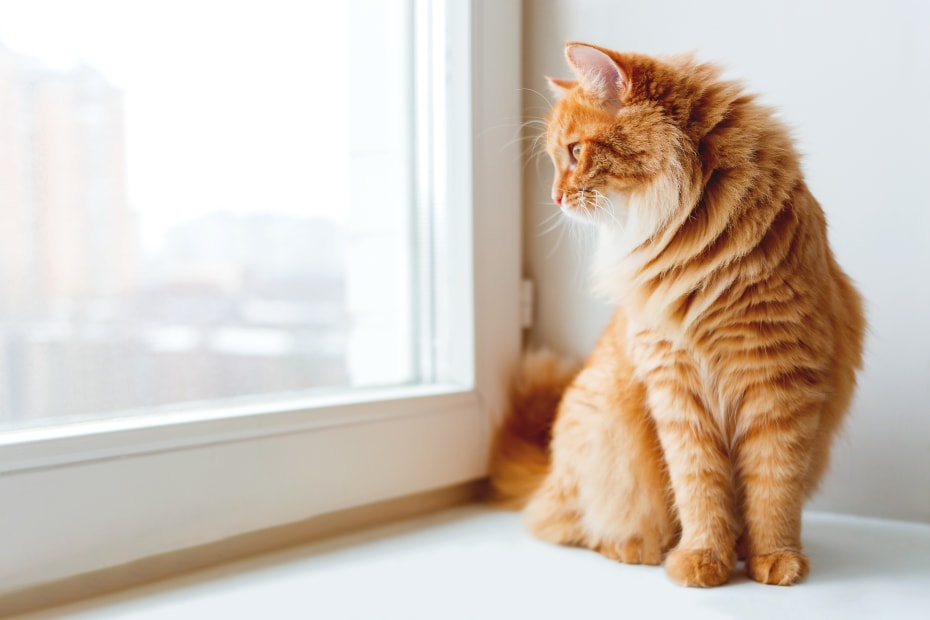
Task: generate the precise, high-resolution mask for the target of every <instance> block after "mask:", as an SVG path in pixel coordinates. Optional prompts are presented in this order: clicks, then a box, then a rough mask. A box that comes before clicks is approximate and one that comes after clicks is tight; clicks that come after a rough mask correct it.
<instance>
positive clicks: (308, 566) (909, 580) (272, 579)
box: [19, 505, 930, 620]
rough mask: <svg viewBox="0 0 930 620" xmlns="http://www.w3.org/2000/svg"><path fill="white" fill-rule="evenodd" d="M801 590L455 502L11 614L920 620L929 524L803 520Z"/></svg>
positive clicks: (147, 618) (926, 599)
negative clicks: (539, 534)
mask: <svg viewBox="0 0 930 620" xmlns="http://www.w3.org/2000/svg"><path fill="white" fill-rule="evenodd" d="M804 540H805V545H806V548H807V552H808V553H809V555H810V557H811V564H812V573H811V576H810V577H809V578H808V579H807V581H806V582H805V583H803V584H801V585H798V586H794V587H791V588H782V587H774V586H762V585H759V584H756V583H754V582H751V581H749V580H748V579H747V578H746V577H744V576H743V575H742V574H741V573H739V572H737V573H736V574H735V575H734V577H733V579H732V580H731V583H729V584H728V585H726V586H723V587H720V588H714V589H708V590H696V589H686V588H681V587H679V586H676V585H673V584H672V583H670V582H669V581H668V579H667V578H666V577H665V575H664V573H663V571H662V570H661V569H659V568H656V567H646V566H624V565H621V564H616V563H614V562H610V561H608V560H606V559H604V558H602V557H601V556H599V555H597V554H595V553H592V552H589V551H586V550H581V549H569V548H564V547H556V546H552V545H548V544H544V543H541V542H537V541H535V540H533V539H532V538H531V537H530V536H529V535H528V534H527V533H526V531H525V530H524V529H523V527H522V526H521V524H520V520H519V516H518V515H517V514H515V513H511V512H497V511H493V510H489V509H487V508H485V507H482V506H475V505H472V506H466V507H463V508H458V509H454V510H448V511H444V512H441V513H437V514H434V515H431V516H427V517H422V518H418V519H412V520H409V521H404V522H401V523H398V524H394V525H389V526H384V527H379V528H375V529H371V530H367V531H364V532H360V533H357V534H352V535H348V536H341V537H337V538H332V539H328V540H323V541H320V542H317V543H314V544H310V545H305V546H300V547H295V548H293V549H290V550H287V551H283V552H279V553H275V554H269V555H266V556H261V557H257V558H253V559H250V560H247V561H242V562H236V563H233V564H229V565H226V566H222V567H219V568H215V569H211V570H208V571H202V572H199V573H195V574H192V575H188V576H183V577H178V578H175V579H172V580H169V581H166V582H162V583H159V584H155V585H151V586H147V587H142V588H136V589H133V590H128V591H126V592H122V593H119V594H115V595H110V596H107V597H102V598H99V599H93V600H90V601H86V602H83V603H79V604H74V605H70V606H67V607H62V608H59V609H56V610H50V611H44V612H37V613H33V614H29V615H26V616H20V617H19V618H20V619H21V620H27V619H28V620H40V619H50V618H74V619H77V618H80V619H82V620H91V619H100V620H105V619H112V618H133V619H135V620H156V619H163V618H164V619H168V618H170V619H172V620H178V619H185V618H224V619H227V620H229V619H235V618H243V619H245V618H249V619H252V618H262V617H265V618H275V619H276V620H278V619H286V618H327V619H337V618H379V619H390V618H403V619H409V618H443V619H455V618H534V619H536V620H542V619H545V618H587V619H596V618H618V617H624V618H644V617H651V618H681V617H688V618H689V619H691V620H696V619H701V618H748V617H753V618H776V617H777V618H783V617H791V618H792V620H803V619H805V618H817V619H819V618H880V617H882V618H884V617H887V618H892V617H893V618H924V617H926V616H925V613H926V610H927V609H930V588H928V585H930V562H928V561H927V558H928V557H930V525H926V524H914V523H902V522H894V521H883V520H875V519H865V518H859V517H850V516H842V515H831V514H823V513H808V514H807V515H806V516H805V530H804Z"/></svg>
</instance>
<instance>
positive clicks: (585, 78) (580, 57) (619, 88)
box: [565, 43, 630, 107]
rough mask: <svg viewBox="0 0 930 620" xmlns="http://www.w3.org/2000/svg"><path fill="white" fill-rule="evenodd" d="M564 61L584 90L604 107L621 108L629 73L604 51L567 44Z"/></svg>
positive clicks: (582, 45) (583, 45)
mask: <svg viewBox="0 0 930 620" xmlns="http://www.w3.org/2000/svg"><path fill="white" fill-rule="evenodd" d="M565 58H567V59H568V64H569V65H571V67H572V69H574V71H575V74H576V75H577V76H578V79H579V80H580V81H581V84H582V86H583V88H584V90H585V91H586V92H588V93H590V94H592V95H594V96H595V97H596V98H597V99H598V100H600V101H602V102H604V103H605V104H611V105H615V106H617V107H620V100H621V99H622V97H623V94H624V92H625V91H626V89H627V88H629V84H630V78H629V74H628V72H627V71H626V69H624V68H623V67H621V66H620V65H619V64H618V63H617V61H616V60H614V59H613V58H611V57H610V56H609V55H607V53H605V52H604V51H603V50H601V49H598V48H596V47H592V46H590V45H587V44H585V43H568V44H566V46H565Z"/></svg>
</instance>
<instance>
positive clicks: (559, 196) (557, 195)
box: [552, 192, 565, 207]
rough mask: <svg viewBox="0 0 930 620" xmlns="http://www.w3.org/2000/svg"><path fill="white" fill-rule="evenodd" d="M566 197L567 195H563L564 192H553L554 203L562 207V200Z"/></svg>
mask: <svg viewBox="0 0 930 620" xmlns="http://www.w3.org/2000/svg"><path fill="white" fill-rule="evenodd" d="M564 197H565V194H563V193H562V192H559V193H556V192H552V201H553V202H555V204H557V205H559V206H560V207H561V206H562V198H564Z"/></svg>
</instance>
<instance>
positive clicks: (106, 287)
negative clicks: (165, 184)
mask: <svg viewBox="0 0 930 620" xmlns="http://www.w3.org/2000/svg"><path fill="white" fill-rule="evenodd" d="M124 126H125V124H124V120H123V96H122V93H121V92H120V91H119V89H117V88H115V87H113V86H112V85H110V84H109V83H108V82H107V80H106V78H105V77H104V76H103V75H101V74H100V73H99V72H98V71H96V70H95V69H93V68H92V67H89V66H87V65H80V66H77V67H74V68H72V69H68V70H58V69H54V68H51V67H49V66H48V65H46V64H44V63H43V62H41V61H40V60H38V59H35V58H32V57H28V56H24V55H19V54H16V53H14V52H12V51H10V50H9V49H7V48H5V47H3V46H2V44H0V316H2V317H3V318H5V319H7V320H10V319H13V320H15V319H17V318H19V317H23V316H29V317H32V318H35V317H37V316H48V315H49V313H56V312H61V311H62V308H63V307H67V305H68V304H69V303H70V302H72V301H73V300H75V299H83V298H88V297H93V298H104V299H105V298H112V297H117V296H122V295H126V294H127V293H129V292H130V291H132V290H133V289H134V288H135V287H136V285H137V278H138V267H139V264H140V256H139V242H138V239H139V232H138V230H137V225H136V221H135V217H134V215H133V212H132V211H131V209H130V207H129V204H128V198H127V191H126V164H125V148H124V144H125V136H124Z"/></svg>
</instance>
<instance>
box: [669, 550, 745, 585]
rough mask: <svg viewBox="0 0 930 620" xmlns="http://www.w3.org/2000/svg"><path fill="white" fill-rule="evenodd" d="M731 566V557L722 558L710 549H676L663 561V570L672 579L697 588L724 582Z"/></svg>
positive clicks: (728, 576) (727, 577)
mask: <svg viewBox="0 0 930 620" xmlns="http://www.w3.org/2000/svg"><path fill="white" fill-rule="evenodd" d="M732 566H733V561H732V558H723V557H721V556H720V554H719V553H717V552H716V551H713V550H711V549H696V550H688V549H676V550H675V551H672V552H671V553H670V554H669V555H668V559H667V560H666V561H665V571H666V572H667V573H668V576H669V577H670V578H671V579H672V580H673V581H676V582H678V583H680V584H681V585H683V586H695V587H699V588H708V587H711V586H719V585H720V584H722V583H725V582H726V581H727V580H728V579H729V578H730V569H731V568H732Z"/></svg>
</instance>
